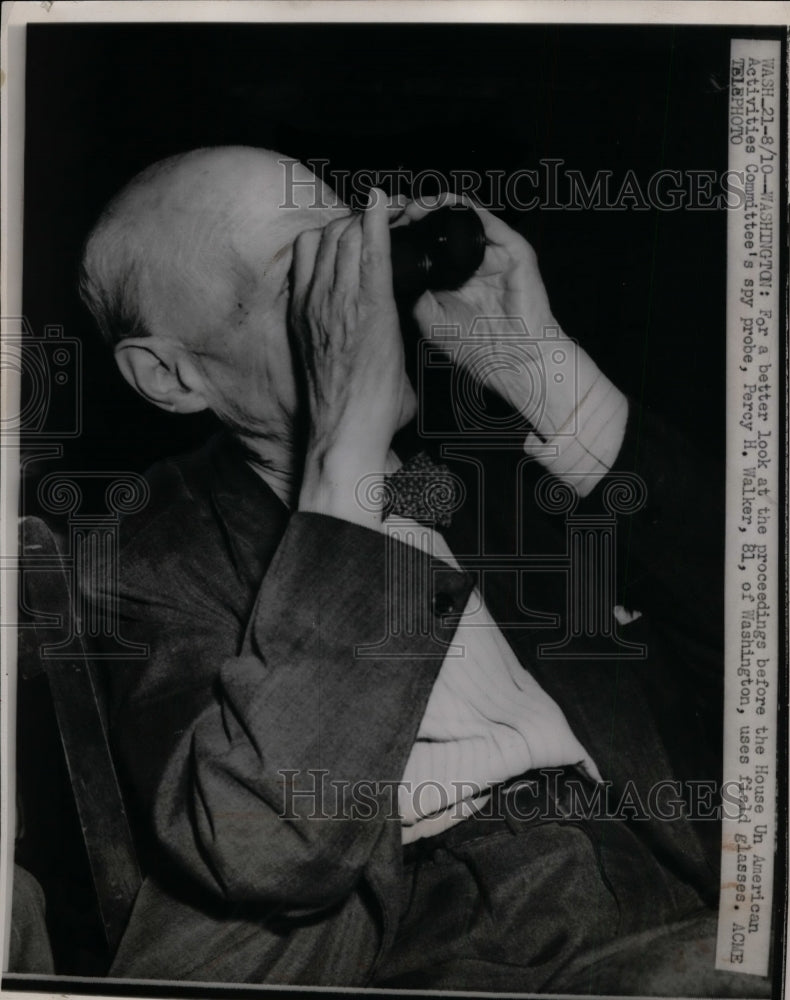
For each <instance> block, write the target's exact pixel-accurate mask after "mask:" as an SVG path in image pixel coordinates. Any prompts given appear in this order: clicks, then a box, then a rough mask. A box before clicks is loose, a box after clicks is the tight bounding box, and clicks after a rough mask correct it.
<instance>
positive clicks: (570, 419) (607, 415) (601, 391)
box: [524, 358, 628, 497]
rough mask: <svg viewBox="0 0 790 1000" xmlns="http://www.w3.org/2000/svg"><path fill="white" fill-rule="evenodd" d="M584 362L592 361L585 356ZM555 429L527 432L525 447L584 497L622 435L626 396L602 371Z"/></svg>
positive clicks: (601, 474)
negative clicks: (543, 436) (541, 432)
mask: <svg viewBox="0 0 790 1000" xmlns="http://www.w3.org/2000/svg"><path fill="white" fill-rule="evenodd" d="M585 360H586V362H587V364H589V365H590V366H592V362H591V361H590V360H589V359H588V358H586V359H585ZM590 375H591V378H590V379H589V380H585V381H587V382H588V386H589V387H588V388H587V389H586V391H585V392H584V394H583V395H582V397H581V399H579V401H578V402H577V403H576V405H575V406H574V407H573V409H572V410H571V411H570V413H569V414H568V416H567V417H566V418H565V420H564V422H563V423H562V424H561V425H560V426H559V427H558V429H557V430H556V431H553V432H551V433H550V434H548V435H547V436H546V437H545V438H542V437H540V436H539V435H538V434H536V433H534V432H533V433H530V434H528V435H527V438H526V440H525V441H524V451H525V453H526V454H527V455H531V456H532V457H533V458H536V459H537V460H538V461H539V462H540V463H541V464H542V465H543V466H545V468H546V469H548V471H549V472H551V473H552V474H553V475H555V476H557V477H558V478H559V479H561V480H562V481H563V482H565V483H567V484H568V485H569V486H572V487H573V488H574V489H575V490H576V492H577V493H578V494H579V496H582V497H586V496H587V495H588V494H589V493H591V492H592V490H593V489H595V487H596V485H597V484H598V482H599V481H600V480H601V479H602V478H603V477H604V476H605V475H606V473H607V472H608V471H609V470H610V469H611V467H612V465H614V462H615V460H616V458H617V455H618V453H619V451H620V448H621V446H622V443H623V438H624V437H625V427H626V422H627V420H628V399H627V398H626V396H625V394H624V393H622V392H621V391H620V390H619V389H618V388H617V386H615V385H614V383H612V382H611V381H610V380H609V379H608V378H607V377H606V376H605V375H604V374H603V372H601V371H598V370H597V369H596V370H594V371H591V372H590Z"/></svg>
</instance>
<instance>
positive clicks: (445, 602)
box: [433, 591, 455, 617]
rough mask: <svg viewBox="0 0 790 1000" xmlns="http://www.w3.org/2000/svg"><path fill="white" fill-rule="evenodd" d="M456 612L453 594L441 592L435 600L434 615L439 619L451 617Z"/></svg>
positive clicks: (436, 595)
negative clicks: (443, 616)
mask: <svg viewBox="0 0 790 1000" xmlns="http://www.w3.org/2000/svg"><path fill="white" fill-rule="evenodd" d="M454 612H455V598H454V597H453V595H452V594H447V593H445V592H444V591H439V593H438V594H435V595H434V598H433V613H434V614H435V615H436V616H437V617H441V616H442V615H451V614H453V613H454Z"/></svg>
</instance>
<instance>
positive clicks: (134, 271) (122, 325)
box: [80, 146, 347, 346]
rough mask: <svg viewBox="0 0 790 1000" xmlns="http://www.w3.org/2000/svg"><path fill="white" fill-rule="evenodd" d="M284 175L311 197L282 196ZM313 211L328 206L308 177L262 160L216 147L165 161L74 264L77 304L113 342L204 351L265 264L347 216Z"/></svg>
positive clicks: (101, 225) (329, 198)
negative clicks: (155, 341)
mask: <svg viewBox="0 0 790 1000" xmlns="http://www.w3.org/2000/svg"><path fill="white" fill-rule="evenodd" d="M285 163H288V164H289V165H290V166H289V171H288V172H287V171H286V170H285V168H284V164H285ZM288 177H293V179H295V180H297V181H301V182H305V181H308V182H310V181H312V182H314V184H315V187H312V186H311V185H310V184H309V183H308V184H305V183H302V184H297V185H295V186H293V187H292V189H291V190H290V191H287V192H286V190H285V183H286V179H287V178H288ZM316 195H317V196H318V197H316ZM317 202H318V204H320V205H325V206H330V205H333V203H336V199H335V197H334V195H333V194H332V192H331V191H329V189H327V188H325V187H324V186H323V185H322V184H321V182H320V181H318V180H317V179H316V178H315V177H314V176H313V174H312V173H311V172H310V171H308V170H307V168H305V167H303V166H301V165H296V167H293V161H288V160H286V159H285V158H284V157H282V156H281V155H280V154H277V153H274V152H271V151H269V150H262V149H253V148H250V147H240V146H228V147H216V148H209V149H197V150H193V151H191V152H189V153H184V154H180V155H178V156H173V157H170V158H169V159H166V160H162V161H160V162H159V163H155V164H154V165H153V166H151V167H148V168H147V169H146V170H144V171H143V172H142V173H140V174H139V175H138V176H137V177H135V178H134V179H133V180H132V181H131V182H130V183H129V184H128V185H127V186H126V187H125V188H124V189H123V190H122V191H121V192H120V193H119V194H118V195H116V197H115V198H114V199H113V200H112V201H111V202H110V204H109V205H108V206H107V208H106V209H105V210H104V212H103V213H102V216H101V217H100V219H99V221H98V222H97V224H96V226H95V228H94V230H93V232H92V233H91V235H90V237H89V239H88V241H87V244H86V248H85V253H84V256H83V261H82V267H81V274H80V290H81V293H82V296H83V298H84V300H85V301H86V303H87V305H88V307H89V308H90V310H91V312H92V313H93V314H94V316H95V318H96V320H97V322H98V324H99V327H100V329H101V331H102V333H103V334H104V336H105V338H106V339H107V340H108V341H109V342H110V343H111V344H118V343H120V342H121V341H123V340H124V339H126V338H129V337H140V336H146V335H149V334H153V333H156V334H159V335H161V336H168V337H171V338H174V339H176V340H177V341H178V342H180V343H182V344H185V345H190V346H199V345H201V344H202V345H204V346H205V345H206V343H207V341H210V340H211V339H213V337H214V336H215V335H216V334H217V333H218V332H219V331H220V329H221V328H223V327H225V326H226V325H228V324H229V325H231V326H233V325H235V324H238V323H239V321H240V320H243V318H244V316H245V314H246V313H248V311H249V309H250V307H251V302H250V300H251V299H253V298H254V297H255V296H256V294H257V293H258V292H260V290H261V289H260V285H261V282H262V281H263V280H265V278H266V277H267V273H268V270H269V269H270V267H271V265H272V263H273V261H272V258H274V257H275V256H276V255H277V254H278V253H285V252H286V250H287V248H288V247H289V246H290V244H291V243H292V242H293V239H294V238H295V236H296V235H298V232H300V231H302V230H303V229H307V228H314V227H318V226H320V225H323V224H325V223H326V222H327V221H328V220H329V218H331V216H332V215H333V214H335V212H336V211H338V210H339V211H340V212H341V213H342V214H346V212H347V209H343V208H342V206H339V205H338V206H337V208H336V209H335V211H332V210H330V209H324V208H320V209H319V208H316V207H315V206H316V203H317ZM285 204H289V205H294V204H296V205H297V206H298V207H297V208H284V207H281V206H283V205H285ZM311 206H312V207H311ZM274 263H276V261H275V262H274Z"/></svg>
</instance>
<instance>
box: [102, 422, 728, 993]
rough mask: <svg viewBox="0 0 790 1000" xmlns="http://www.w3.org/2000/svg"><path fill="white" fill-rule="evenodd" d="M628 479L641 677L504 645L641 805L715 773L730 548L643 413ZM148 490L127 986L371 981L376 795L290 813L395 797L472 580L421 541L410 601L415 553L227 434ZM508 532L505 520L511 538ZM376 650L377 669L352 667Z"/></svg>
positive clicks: (380, 831)
mask: <svg viewBox="0 0 790 1000" xmlns="http://www.w3.org/2000/svg"><path fill="white" fill-rule="evenodd" d="M637 415H638V419H637ZM618 464H622V465H624V466H625V467H628V468H634V467H635V466H636V467H637V468H638V469H639V471H640V474H641V475H642V476H643V477H644V478H645V480H646V482H647V484H648V489H649V503H648V505H647V507H646V508H645V509H644V510H643V511H642V512H641V513H640V514H639V515H635V516H634V517H632V518H630V519H627V520H628V521H629V525H628V534H629V537H628V544H627V546H625V547H624V549H627V553H626V555H627V558H626V560H625V562H624V565H625V570H624V572H625V573H626V574H627V583H628V585H627V587H626V589H625V590H624V591H622V592H621V593H622V600H623V603H626V604H628V605H629V606H636V607H638V608H639V609H640V610H642V611H643V617H642V618H641V619H639V621H637V622H635V623H634V624H633V625H629V626H628V630H629V631H628V633H627V638H629V639H631V640H633V641H643V642H647V644H648V648H649V655H648V658H647V660H642V661H625V662H605V661H602V662H592V663H590V662H579V661H576V660H574V661H567V662H566V661H555V660H552V661H541V660H540V659H539V657H538V656H537V654H536V644H537V643H538V642H543V641H546V639H547V638H551V636H547V634H546V633H545V632H542V631H536V630H533V629H513V630H511V631H509V632H508V633H507V634H508V637H509V639H510V641H511V643H512V645H513V647H514V649H515V650H516V652H517V654H518V655H519V657H520V658H521V660H522V662H523V663H524V664H525V665H526V666H529V669H530V670H532V671H533V673H534V674H535V676H536V677H537V679H538V680H539V681H540V683H541V684H543V685H544V687H545V688H546V689H547V690H548V691H549V693H550V694H551V695H552V696H553V697H554V698H555V699H556V700H557V702H558V703H559V704H560V705H561V707H562V708H563V710H564V711H565V714H566V716H567V718H568V720H569V722H570V724H571V726H572V728H573V729H574V731H575V732H576V734H577V735H578V737H579V738H580V740H581V741H582V742H583V743H584V744H585V745H586V747H587V748H588V749H589V751H590V752H591V754H592V756H593V757H594V759H595V760H596V762H597V763H598V766H599V768H600V769H601V771H602V773H603V775H604V777H605V778H607V779H611V780H612V781H613V782H614V783H615V785H616V786H618V787H622V786H624V784H625V783H626V782H628V781H633V782H635V784H636V786H637V787H638V788H639V789H641V790H642V791H643V793H645V794H646V791H647V789H648V788H649V787H650V786H651V785H652V784H654V783H655V782H656V781H660V780H662V779H665V778H667V777H670V776H672V775H673V774H675V775H680V776H683V777H686V776H689V777H703V778H708V777H711V776H712V777H714V778H715V777H717V774H716V773H714V774H712V775H711V772H710V769H709V765H708V763H706V762H705V761H704V759H703V756H700V750H701V748H703V747H704V745H705V734H704V733H701V732H700V729H699V724H700V723H701V721H704V720H703V719H702V716H703V714H704V711H703V710H704V708H705V706H706V704H707V702H706V699H710V698H711V697H713V698H714V699H715V697H716V696H717V695H716V682H717V681H719V680H720V678H719V676H718V674H719V671H720V661H719V658H718V655H719V650H718V647H717V643H716V640H717V638H718V626H717V622H718V620H719V618H718V616H719V613H720V608H719V607H718V605H717V603H716V601H717V598H716V595H717V593H718V590H717V584H718V583H719V579H718V578H717V577H715V576H711V574H712V573H713V574H715V572H716V569H717V565H718V557H719V539H718V537H717V536H716V532H715V530H714V531H712V532H709V533H706V532H705V531H700V529H699V517H698V514H699V513H703V515H707V520H708V522H709V525H713V526H714V527H715V526H716V525H717V517H718V513H717V511H718V510H719V507H720V502H719V503H718V504H717V499H716V498H717V495H718V483H717V481H716V479H715V478H714V477H712V475H711V474H710V473H709V472H706V471H704V470H703V469H702V467H701V465H700V460H699V458H698V456H695V455H693V454H692V453H691V452H689V450H688V449H687V448H686V446H685V445H684V444H683V443H682V442H681V441H680V439H679V438H676V437H674V436H673V435H671V434H670V432H668V431H667V430H666V429H663V428H661V427H660V426H658V425H655V426H651V421H650V420H649V418H648V417H647V416H645V415H642V414H638V411H634V413H633V414H632V417H631V419H630V421H629V430H628V433H627V438H626V443H625V445H624V447H623V450H622V452H621V460H620V461H619V463H618ZM149 481H150V485H151V494H152V495H151V502H150V504H149V505H148V507H147V508H146V510H145V511H143V512H142V513H140V514H139V515H136V516H134V517H132V518H130V519H129V520H128V521H127V522H126V523H125V525H124V529H123V539H122V544H123V547H122V554H121V564H120V587H121V591H120V610H121V628H122V633H123V635H124V637H125V638H127V639H130V640H135V641H138V642H146V643H148V644H149V646H150V656H149V657H148V658H147V659H146V660H142V661H129V662H128V663H125V664H118V665H114V666H113V667H112V669H111V677H110V686H111V710H110V725H111V730H112V737H113V740H114V746H115V751H116V755H117V757H118V760H119V764H120V768H121V772H122V779H123V780H124V781H125V782H126V784H127V786H128V788H129V790H130V797H131V799H132V801H133V804H134V806H135V808H136V810H137V815H138V820H139V824H140V828H141V830H142V831H144V836H146V837H147V839H146V841H145V842H144V845H143V846H144V848H145V854H146V869H147V871H148V876H147V878H146V880H145V883H144V885H143V888H142V890H141V892H140V895H139V897H138V900H137V902H136V905H135V909H134V912H133V914H132V918H131V921H130V925H129V929H128V931H127V933H126V935H125V938H124V940H123V941H122V943H121V947H120V950H119V953H118V955H117V957H116V960H115V963H114V965H113V968H112V969H111V975H114V976H128V977H136V978H143V977H144V978H153V979H182V978H191V979H197V980H216V981H241V982H244V981H246V982H280V983H311V984H321V983H323V984H334V985H341V984H342V985H364V984H365V983H366V982H368V981H369V980H370V977H371V974H372V971H373V970H374V968H375V962H376V957H377V955H379V954H381V953H382V951H383V950H384V949H386V948H387V947H388V945H389V944H390V943H391V942H392V940H393V937H394V935H395V933H396V930H397V921H398V912H399V906H400V892H401V889H400V878H401V870H402V849H401V840H400V826H399V823H398V821H397V819H393V818H386V817H387V808H386V802H385V801H383V800H382V808H381V811H380V814H379V815H378V816H376V817H375V818H373V819H367V820H365V819H357V820H350V819H347V820H342V821H338V820H336V819H329V820H318V819H307V818H305V815H306V814H308V813H309V812H310V810H311V808H312V806H313V803H311V801H310V800H309V799H307V798H305V799H300V798H296V799H293V798H292V799H289V800H288V801H286V787H285V785H284V782H283V776H282V774H281V773H280V772H281V771H282V770H289V771H297V772H300V775H306V773H307V772H308V771H313V772H315V771H317V770H321V769H323V770H325V771H326V772H327V775H328V778H330V779H331V780H334V781H342V782H346V783H348V784H349V785H350V784H353V783H354V782H359V781H371V780H379V781H387V780H389V781H393V782H397V781H398V780H399V779H400V778H401V777H402V775H403V771H404V767H405V763H406V759H407V757H408V755H409V751H410V749H411V746H412V744H413V742H414V739H415V736H416V733H417V730H418V727H419V724H420V720H421V717H422V715H423V712H424V709H425V705H426V702H427V699H428V697H429V695H430V692H431V688H432V685H433V682H434V679H435V677H436V674H437V672H438V670H439V668H440V666H441V663H442V660H443V656H444V651H445V649H446V647H447V644H448V643H449V642H450V641H451V640H452V637H453V632H454V626H453V624H452V621H447V620H444V619H441V618H431V615H432V611H431V609H432V608H433V607H435V606H436V604H435V598H436V595H437V593H440V592H441V594H442V595H444V596H445V598H446V597H447V596H449V597H450V598H451V599H452V601H453V603H454V604H455V605H456V606H457V607H459V608H462V607H463V605H464V603H465V601H466V598H467V596H468V594H469V592H470V589H471V587H472V585H473V581H472V579H471V578H470V576H469V575H468V574H467V573H464V572H456V571H454V570H451V569H450V568H449V567H446V566H443V567H442V566H439V567H438V569H439V572H438V573H437V572H436V570H437V566H436V563H435V561H434V562H433V564H432V563H431V560H430V557H429V556H427V555H425V554H423V553H418V552H416V551H413V550H411V549H409V552H408V560H409V567H410V568H409V574H408V575H409V579H410V581H411V586H410V587H407V588H395V589H393V588H392V587H391V586H389V582H388V574H389V571H390V568H391V567H392V566H393V565H396V564H397V560H398V559H399V558H402V557H403V556H404V550H405V548H406V547H405V546H401V544H400V543H398V542H394V541H390V540H387V539H386V538H385V537H383V536H381V535H378V534H376V533H375V532H372V531H369V530H367V529H364V528H361V527H358V526H355V525H352V524H349V523H347V522H344V521H338V520H336V519H333V518H331V517H326V516H321V515H315V514H309V513H295V514H293V515H289V514H288V512H287V511H286V510H285V508H284V507H283V505H282V504H281V503H280V501H279V500H278V499H277V498H276V497H275V496H274V494H273V493H272V492H271V490H270V489H269V488H268V487H267V486H266V485H265V484H264V483H263V482H262V481H261V480H260V479H259V478H258V477H257V476H256V475H255V473H254V472H252V471H251V470H250V469H249V467H248V466H246V465H245V464H244V462H243V460H242V457H241V455H240V453H239V452H238V451H237V449H236V448H235V446H234V445H233V444H232V442H230V440H229V439H228V438H226V437H219V438H216V439H214V440H212V441H211V442H210V443H209V444H208V445H207V446H206V447H204V448H203V449H201V450H200V451H198V452H196V453H194V454H191V455H188V456H185V457H183V458H180V459H176V460H172V461H167V462H164V463H162V464H160V465H158V466H157V467H155V468H154V469H153V470H152V471H151V473H150V474H149ZM496 491H497V493H498V494H500V499H501V492H502V491H501V489H500V487H499V486H497V487H496ZM587 503H588V504H594V503H595V498H594V497H592V498H590V500H589V501H587ZM705 505H707V507H706V506H705ZM507 509H508V508H507V507H506V510H507ZM510 509H511V510H512V509H513V508H510ZM489 510H490V504H489ZM512 520H513V518H509V517H507V516H505V517H504V518H500V524H501V525H504V527H505V534H504V535H503V538H504V537H505V536H506V535H507V530H508V525H509V523H510V521H512ZM459 521H460V522H461V523H460V526H459V527H457V528H456V529H454V530H455V531H456V532H462V531H463V517H461V518H460V519H459ZM494 533H496V532H495V529H494ZM708 534H710V536H711V537H710V538H708ZM459 537H460V536H458V535H457V536H456V538H455V539H454V538H453V534H452V532H450V541H451V544H453V545H454V547H455V551H458V552H463V551H471V549H470V548H469V547H465V546H464V544H463V543H462V542H459V541H458V538H459ZM541 537H543V536H541ZM472 544H473V545H474V544H476V543H472ZM502 544H509V543H508V542H507V541H503V543H502ZM622 572H623V567H622V566H621V573H622ZM711 584H712V585H711ZM537 589H538V590H540V588H539V587H538V588H537ZM486 599H487V601H488V602H489V604H490V606H491V607H492V610H493V611H494V613H495V614H496V615H497V616H498V618H499V620H500V621H502V620H508V621H511V622H512V621H513V617H512V616H513V614H517V613H518V609H517V608H515V610H514V607H515V605H514V602H513V600H512V599H511V598H510V597H508V595H507V594H505V595H504V597H502V598H501V599H500V598H499V597H497V595H496V593H495V592H494V591H492V593H490V594H489V593H486ZM443 603H444V604H445V605H446V604H447V601H446V600H444V602H443ZM515 603H516V604H518V602H515ZM439 604H440V606H441V604H442V602H441V601H440V602H439ZM684 609H685V617H684ZM678 612H680V613H678ZM409 614H416V615H417V617H418V618H420V616H421V618H420V620H422V621H424V622H425V621H428V620H429V619H430V620H431V628H429V629H425V630H422V631H421V630H419V629H417V630H416V631H412V632H409V631H408V630H402V631H401V632H400V634H397V632H396V633H395V634H393V631H392V629H389V631H388V627H387V621H388V615H389V616H390V618H391V617H392V616H393V615H394V616H395V618H396V619H397V620H398V621H404V620H406V618H407V617H408V615H409ZM677 621H679V622H680V624H679V625H677V624H676V622H677ZM656 623H657V624H658V625H660V626H662V628H660V629H657V628H655V625H656ZM689 626H696V627H689ZM659 632H660V633H661V635H660V637H657V636H658V633H659ZM706 633H707V634H706ZM555 635H556V634H555ZM384 636H388V638H387V642H386V643H385V644H384V645H383V646H381V647H380V648H379V650H378V652H377V651H376V650H375V646H376V643H379V642H380V640H382V638H383V637H384ZM360 646H366V647H368V655H366V656H364V657H359V656H357V655H355V652H356V651H357V650H358V648H359V647H360ZM371 647H373V652H370V648H371ZM711 692H713V694H711ZM684 727H685V728H684ZM662 728H663V730H664V731H663V732H662ZM701 768H708V770H707V771H701V770H700V769H701ZM684 769H685V771H687V772H688V773H687V774H684V773H683V772H684ZM714 770H715V768H714ZM296 780H297V782H299V781H301V780H303V779H302V778H301V777H300V778H297V779H296ZM304 780H305V781H306V783H307V786H308V787H309V785H310V780H312V779H307V778H305V779H304ZM289 807H290V817H291V818H282V814H283V813H289ZM294 811H295V813H296V814H297V815H296V817H294ZM708 827H709V828H710V827H711V824H708ZM638 832H639V835H640V836H642V837H645V838H646V839H647V840H648V841H649V842H650V844H651V846H652V847H653V849H654V851H655V853H656V854H657V856H659V858H660V859H661V860H662V861H663V862H664V863H665V864H667V865H668V866H669V867H671V868H673V869H674V870H675V871H677V872H679V873H680V874H681V875H682V876H683V877H684V878H686V879H687V880H688V881H690V882H692V883H693V884H695V885H696V886H697V887H698V888H699V890H700V891H701V892H703V893H705V892H707V893H709V894H710V893H711V892H712V891H713V892H715V881H716V876H715V871H714V868H713V867H712V866H711V864H710V863H709V861H708V859H707V858H706V855H705V852H704V850H703V849H702V848H701V846H700V840H699V837H698V836H697V834H696V833H695V831H694V829H693V827H692V824H690V823H689V822H687V821H685V820H681V821H677V822H671V823H667V822H660V821H657V820H654V821H650V822H647V823H641V824H639V831H638ZM713 832H714V843H715V824H714V825H713Z"/></svg>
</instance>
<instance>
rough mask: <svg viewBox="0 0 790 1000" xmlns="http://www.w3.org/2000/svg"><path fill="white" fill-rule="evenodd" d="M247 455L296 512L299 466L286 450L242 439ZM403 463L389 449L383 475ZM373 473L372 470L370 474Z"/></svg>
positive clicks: (269, 483)
mask: <svg viewBox="0 0 790 1000" xmlns="http://www.w3.org/2000/svg"><path fill="white" fill-rule="evenodd" d="M241 441H242V443H243V444H244V447H245V451H246V453H247V464H248V465H249V466H250V468H251V469H252V470H253V471H254V472H255V473H257V475H259V476H260V477H261V479H262V480H263V481H264V482H265V483H266V485H267V486H268V487H269V488H270V489H271V490H272V491H273V492H274V494H275V496H277V497H278V498H279V499H280V500H282V502H283V503H284V504H285V506H286V507H287V508H288V509H289V510H295V509H296V505H297V500H298V496H299V487H300V481H301V462H300V461H299V460H298V459H296V458H295V456H294V455H293V452H292V451H291V450H290V449H288V448H280V447H276V446H274V442H272V441H268V440H267V441H265V442H264V441H261V440H260V439H255V438H253V439H250V438H241ZM402 464H403V463H402V462H401V460H400V459H399V458H398V456H397V455H396V454H395V452H394V451H392V449H390V451H389V453H388V455H387V460H386V467H385V468H384V469H383V470H381V471H382V472H384V473H386V474H388V475H391V474H392V473H393V472H396V471H397V470H398V469H399V468H400V467H401V465H402ZM371 471H374V470H371Z"/></svg>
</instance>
